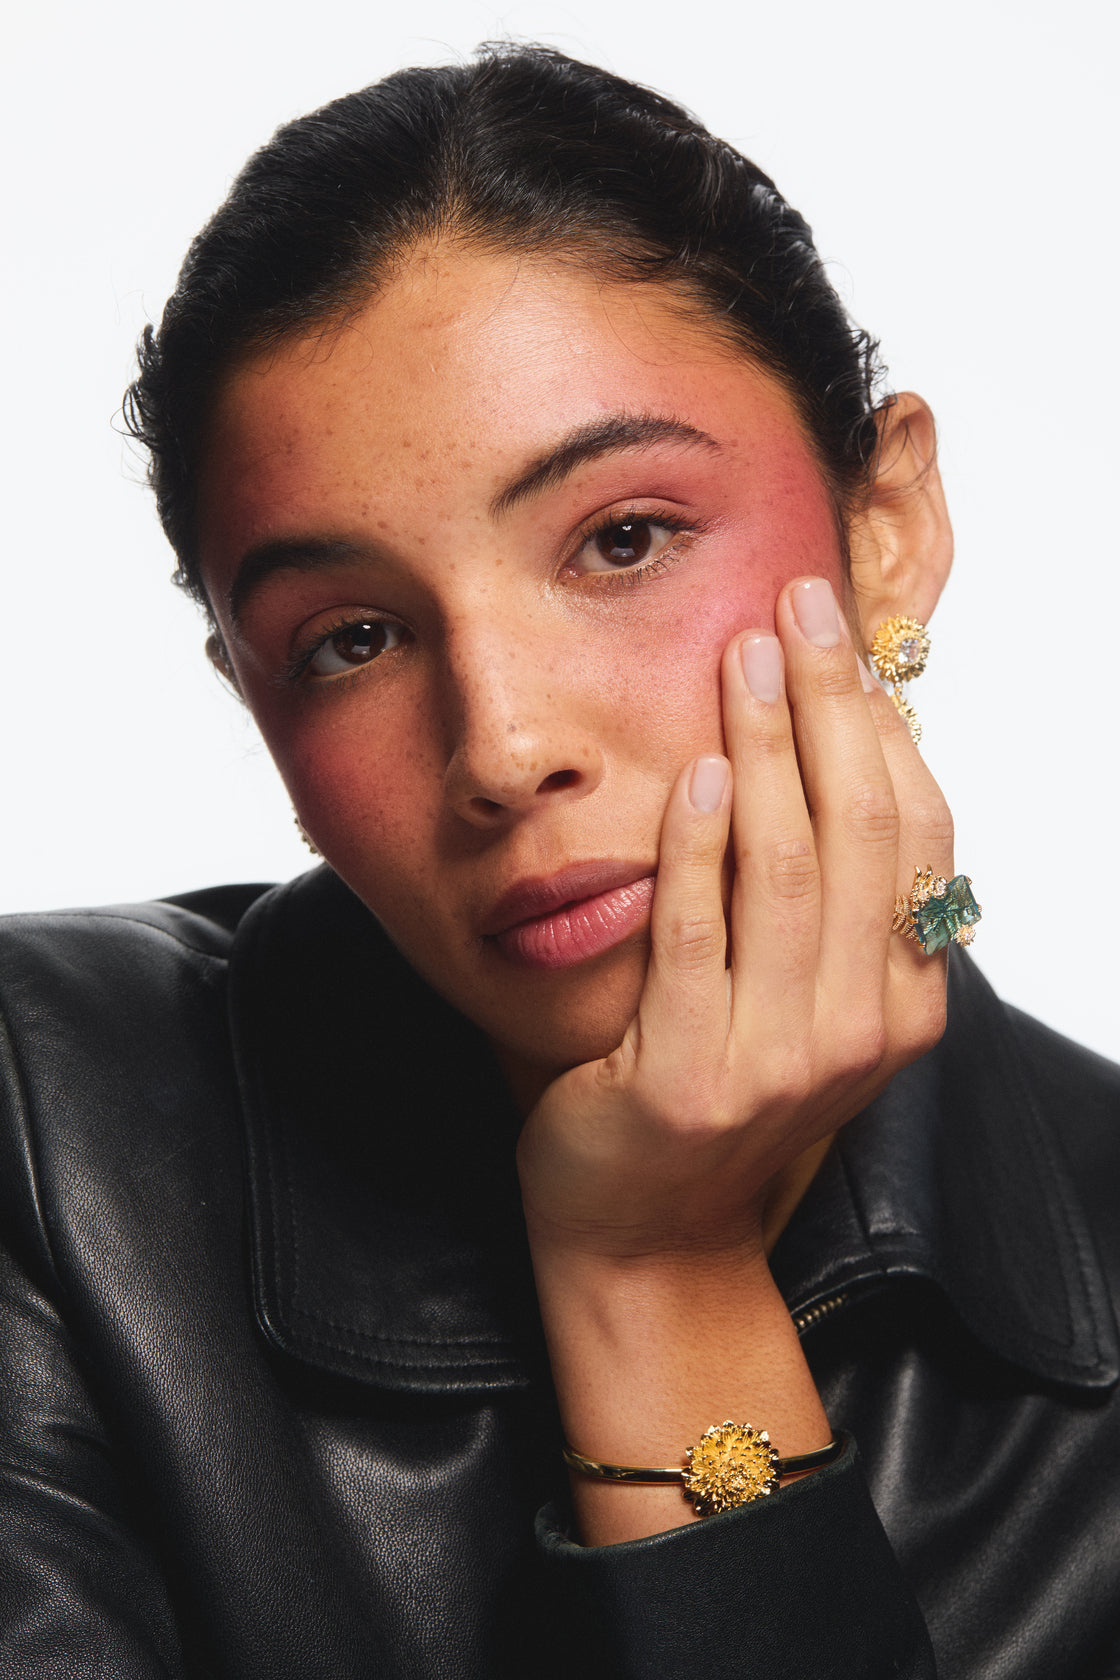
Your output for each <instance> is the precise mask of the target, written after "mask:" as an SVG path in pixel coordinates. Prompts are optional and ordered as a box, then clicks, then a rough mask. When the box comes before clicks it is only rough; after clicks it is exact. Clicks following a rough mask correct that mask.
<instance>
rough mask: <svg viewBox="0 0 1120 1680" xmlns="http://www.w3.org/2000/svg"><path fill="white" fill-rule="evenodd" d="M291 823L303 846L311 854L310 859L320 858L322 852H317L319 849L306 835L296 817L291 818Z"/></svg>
mask: <svg viewBox="0 0 1120 1680" xmlns="http://www.w3.org/2000/svg"><path fill="white" fill-rule="evenodd" d="M292 821H293V822H294V823H295V825H296V827H297V829H298V830H299V837H300V839H301V840H302V841H303V843H304V845H305V846H306V847H307V849H308V851H309V852H310V853H311V855H312V857H322V855H323V854H322V852H321V851H320V850H319V848H318V846H317V845H316V844H315V842H314V840H312V838H311V836H310V834H308V832H307V830H306V829H305V828H304V826H303V824H302V823H301V822H300V820H299V818H298V816H293V817H292Z"/></svg>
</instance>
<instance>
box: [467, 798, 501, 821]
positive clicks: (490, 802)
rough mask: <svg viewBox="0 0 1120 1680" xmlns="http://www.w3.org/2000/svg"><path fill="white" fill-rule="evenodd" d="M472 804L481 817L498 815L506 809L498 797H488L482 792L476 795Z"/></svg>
mask: <svg viewBox="0 0 1120 1680" xmlns="http://www.w3.org/2000/svg"><path fill="white" fill-rule="evenodd" d="M471 804H472V806H473V807H474V809H475V810H476V811H477V812H478V814H479V816H481V817H496V816H498V815H499V814H500V813H501V812H502V810H503V809H504V807H503V806H502V804H501V803H500V802H499V801H498V800H497V799H487V798H485V797H484V796H483V795H482V794H481V793H479V794H476V795H475V797H474V798H473V799H472V800H471Z"/></svg>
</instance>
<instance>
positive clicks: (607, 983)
mask: <svg viewBox="0 0 1120 1680" xmlns="http://www.w3.org/2000/svg"><path fill="white" fill-rule="evenodd" d="M648 957H649V945H648V940H645V939H643V940H642V941H641V942H640V943H638V942H635V943H634V944H631V945H630V946H629V947H627V948H625V949H623V948H619V949H618V950H617V951H616V952H612V953H610V958H611V959H612V960H610V961H608V960H606V959H603V960H600V961H598V962H594V963H589V964H586V965H581V966H580V967H579V968H573V969H569V970H566V971H565V972H564V973H563V974H551V975H531V974H529V973H518V974H517V975H516V978H514V977H511V983H507V984H505V985H502V986H501V987H500V988H495V989H494V990H492V991H490V992H489V995H485V996H483V995H481V994H480V993H479V992H477V991H476V992H474V993H473V995H472V996H470V997H469V998H467V997H453V998H451V1000H450V1001H451V1002H452V1003H454V1004H455V1006H456V1008H458V1009H459V1010H461V1012H462V1013H463V1014H464V1015H466V1016H468V1018H469V1019H470V1020H472V1021H474V1023H475V1024H476V1026H479V1027H481V1029H482V1031H483V1032H484V1033H485V1034H486V1035H487V1037H488V1038H489V1039H490V1040H491V1041H492V1043H493V1044H494V1046H495V1048H496V1049H498V1050H499V1051H505V1052H506V1053H507V1054H509V1055H512V1056H515V1057H516V1058H517V1060H518V1061H520V1062H523V1063H528V1064H531V1065H533V1066H534V1067H536V1068H538V1069H540V1070H541V1072H542V1073H545V1074H547V1075H548V1076H549V1077H550V1078H554V1077H556V1076H557V1075H558V1074H560V1073H563V1072H566V1071H567V1069H568V1068H573V1067H579V1066H580V1065H581V1064H582V1063H584V1062H594V1061H599V1060H601V1058H602V1057H604V1056H609V1055H610V1054H611V1052H612V1051H613V1050H617V1048H618V1046H619V1045H620V1044H621V1043H622V1040H623V1038H624V1036H625V1034H626V1030H627V1028H628V1027H629V1025H630V1022H631V1021H632V1020H633V1018H634V1015H635V1013H636V1011H637V1008H638V1001H639V999H640V997H641V994H642V987H643V985H644V983H645V974H646V965H647V962H648Z"/></svg>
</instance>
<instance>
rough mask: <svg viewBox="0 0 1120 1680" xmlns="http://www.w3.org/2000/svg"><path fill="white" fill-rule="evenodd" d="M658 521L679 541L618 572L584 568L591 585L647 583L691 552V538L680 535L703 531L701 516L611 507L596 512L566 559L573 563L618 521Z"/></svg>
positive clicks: (646, 523) (628, 587)
mask: <svg viewBox="0 0 1120 1680" xmlns="http://www.w3.org/2000/svg"><path fill="white" fill-rule="evenodd" d="M631 524H633V525H659V526H660V527H661V529H662V530H664V531H673V532H675V533H676V536H677V539H678V540H677V541H676V542H671V543H668V544H667V545H666V547H665V548H663V549H662V550H661V552H660V553H659V554H657V555H655V556H654V558H653V559H652V560H644V561H638V562H637V564H636V565H633V566H620V567H619V569H618V571H616V572H585V573H584V574H583V581H584V582H585V584H587V586H588V587H589V588H592V589H615V588H623V589H632V588H634V586H635V585H636V584H639V583H648V582H649V581H650V580H651V579H653V578H655V577H660V576H662V574H663V573H665V572H667V571H668V570H669V569H670V567H672V566H675V565H676V563H677V561H678V560H682V559H683V558H684V556H685V554H686V553H687V552H688V548H689V546H690V543H689V542H687V541H686V542H684V543H682V542H681V541H680V540H679V539H680V538H681V537H685V538H688V539H691V538H693V537H700V536H703V535H704V532H705V530H706V529H707V526H706V525H705V524H704V522H703V521H702V520H698V519H684V518H682V517H681V515H680V514H676V513H670V512H669V511H668V510H667V509H660V508H659V509H656V510H655V511H653V512H651V511H650V510H648V509H646V510H644V511H639V510H638V509H637V508H633V507H631V508H626V509H617V508H612V509H610V510H609V511H608V512H606V513H604V514H599V515H597V516H596V517H595V518H594V519H593V520H592V522H591V524H590V525H587V526H585V527H584V530H583V531H582V532H581V533H580V536H579V538H578V540H577V542H576V544H575V548H574V551H573V554H572V559H571V560H570V561H568V562H567V564H568V565H572V564H573V563H574V561H575V558H576V556H577V555H578V554H579V552H580V550H581V549H582V548H585V547H586V546H587V544H588V543H589V542H594V540H595V538H596V537H597V536H598V535H599V534H600V532H602V531H611V530H613V529H614V528H615V527H616V526H618V525H631Z"/></svg>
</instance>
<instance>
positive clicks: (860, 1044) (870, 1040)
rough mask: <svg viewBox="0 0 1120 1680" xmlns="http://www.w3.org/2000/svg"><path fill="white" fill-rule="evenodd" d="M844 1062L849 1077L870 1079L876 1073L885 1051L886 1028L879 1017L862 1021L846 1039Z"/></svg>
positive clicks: (881, 1063) (880, 1065)
mask: <svg viewBox="0 0 1120 1680" xmlns="http://www.w3.org/2000/svg"><path fill="white" fill-rule="evenodd" d="M846 1050H847V1054H846V1058H845V1060H846V1063H847V1073H848V1077H849V1078H855V1079H856V1080H863V1079H870V1078H871V1077H872V1075H873V1074H876V1073H878V1071H879V1069H880V1068H881V1067H882V1065H883V1059H884V1057H885V1056H886V1053H887V1029H886V1026H885V1024H884V1022H883V1021H882V1020H881V1019H876V1020H873V1021H866V1022H864V1023H863V1024H862V1025H861V1026H860V1027H859V1028H857V1030H856V1031H855V1032H854V1033H853V1034H852V1035H851V1037H850V1038H849V1039H848V1042H847V1046H846Z"/></svg>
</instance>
